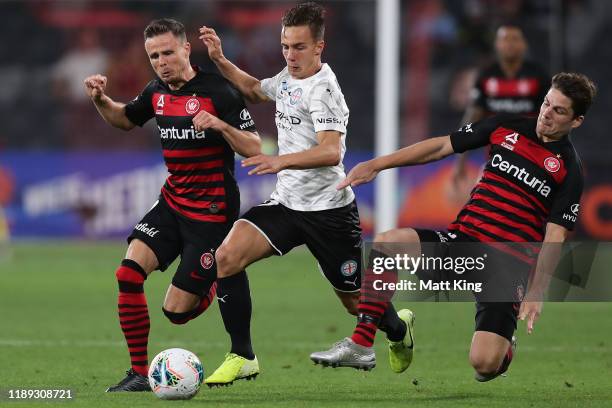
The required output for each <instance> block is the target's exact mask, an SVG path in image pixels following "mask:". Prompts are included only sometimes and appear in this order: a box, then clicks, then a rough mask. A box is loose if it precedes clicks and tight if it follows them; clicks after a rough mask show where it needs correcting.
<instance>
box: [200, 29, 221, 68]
mask: <svg viewBox="0 0 612 408" xmlns="http://www.w3.org/2000/svg"><path fill="white" fill-rule="evenodd" d="M198 38H199V39H200V40H202V42H203V43H204V45H206V48H208V56H209V57H210V59H211V60H212V61H213V62H214V61H218V60H220V59H221V58H222V57H223V50H222V49H221V39H220V38H219V36H218V35H217V33H216V32H215V30H214V29H212V28H210V27H206V26H202V27H200V37H198Z"/></svg>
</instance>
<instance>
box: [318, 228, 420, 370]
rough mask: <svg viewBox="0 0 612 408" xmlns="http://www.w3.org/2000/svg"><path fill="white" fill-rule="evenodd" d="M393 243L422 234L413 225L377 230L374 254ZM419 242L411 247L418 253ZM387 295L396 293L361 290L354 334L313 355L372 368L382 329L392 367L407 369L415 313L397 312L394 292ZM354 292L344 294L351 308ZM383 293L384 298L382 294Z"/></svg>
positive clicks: (338, 363) (335, 362)
mask: <svg viewBox="0 0 612 408" xmlns="http://www.w3.org/2000/svg"><path fill="white" fill-rule="evenodd" d="M391 243H406V244H418V243H419V236H418V234H417V233H416V231H414V230H413V229H410V228H406V229H394V230H390V231H387V232H384V233H381V234H377V235H376V237H375V239H374V243H373V245H372V254H370V255H371V256H374V254H375V253H379V254H381V255H385V244H391ZM417 246H418V245H414V246H413V247H414V248H411V250H412V249H413V250H414V254H417V253H418V252H419V248H417ZM388 255H392V254H388ZM368 267H369V265H368ZM364 278H365V279H364V280H365V286H366V287H370V286H371V282H370V283H368V280H369V279H371V278H372V276H371V274H368V273H367V272H366V273H365V275H364ZM379 278H383V276H382V275H380V276H377V279H379ZM386 278H388V279H389V280H393V279H395V278H396V276H395V275H393V276H391V275H390V276H388V277H386ZM337 293H338V296H341V294H340V293H339V292H337ZM344 295H349V294H344ZM386 295H392V294H380V295H378V294H373V293H369V292H368V293H366V292H363V293H361V294H360V298H359V303H358V305H357V315H358V323H357V327H356V328H355V331H354V333H353V336H352V337H350V338H349V337H346V338H345V339H343V340H340V341H339V342H337V343H335V344H334V345H333V346H332V348H330V349H329V350H326V351H321V352H315V353H312V354H311V355H310V359H311V360H312V361H314V362H315V363H316V364H322V365H323V366H332V367H352V368H357V369H364V370H370V369H372V368H374V367H375V366H376V356H375V353H374V348H373V347H372V345H373V343H374V335H375V334H376V331H377V330H378V329H381V330H383V331H385V332H386V333H387V337H388V339H389V360H390V364H391V368H392V369H393V371H395V372H402V371H404V370H406V368H408V366H409V365H410V363H411V362H412V350H413V346H414V344H413V339H414V337H413V327H412V325H413V323H414V314H413V313H412V312H411V311H410V310H408V309H405V310H401V311H400V312H399V313H398V312H396V311H395V308H394V307H393V305H392V304H391V302H390V296H389V298H388V299H387V298H386V297H385V296H386ZM354 296H355V295H353V296H352V297H351V296H344V298H343V297H342V296H341V300H342V302H343V304H344V305H345V307H347V310H349V312H351V311H352V309H349V307H352V303H351V302H353V301H354V300H355V297H354ZM381 296H382V298H379V297H381Z"/></svg>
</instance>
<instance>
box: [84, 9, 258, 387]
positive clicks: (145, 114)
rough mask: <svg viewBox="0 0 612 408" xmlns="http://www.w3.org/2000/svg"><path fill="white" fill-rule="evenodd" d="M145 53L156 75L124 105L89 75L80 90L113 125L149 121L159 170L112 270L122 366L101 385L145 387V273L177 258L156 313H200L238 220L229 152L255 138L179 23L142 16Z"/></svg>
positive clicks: (183, 319)
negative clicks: (153, 195) (124, 356)
mask: <svg viewBox="0 0 612 408" xmlns="http://www.w3.org/2000/svg"><path fill="white" fill-rule="evenodd" d="M144 37H145V44H144V46H145V50H146V52H147V55H148V57H149V61H150V62H151V65H152V67H153V69H154V71H155V73H156V74H157V77H158V78H156V79H155V80H153V81H151V82H149V84H148V85H147V86H146V88H145V89H144V91H143V92H142V93H141V94H140V95H139V96H138V97H136V98H135V99H134V100H132V101H131V102H129V103H128V104H123V103H120V102H116V101H114V100H112V99H111V98H110V97H108V96H107V95H106V94H105V88H106V78H105V77H104V76H102V75H93V76H90V77H88V78H86V79H85V88H86V91H87V93H88V95H89V96H90V97H91V99H92V101H93V103H94V105H95V107H96V108H97V109H98V112H99V113H100V115H101V116H102V117H103V118H104V120H106V121H107V122H108V123H110V124H111V125H113V126H115V127H118V128H120V129H123V130H130V129H132V128H133V127H135V126H142V125H143V124H144V123H145V122H147V121H148V120H150V119H152V118H155V120H156V121H157V126H158V128H159V134H160V138H161V145H162V149H163V157H164V161H165V163H166V166H167V168H168V173H169V176H168V178H167V179H166V182H165V184H164V185H163V187H162V189H161V194H160V196H159V200H158V201H157V202H156V203H155V204H154V205H153V207H152V208H151V210H150V211H149V212H148V213H147V214H146V215H145V216H144V218H143V219H142V220H141V221H140V222H139V223H138V224H137V225H136V226H135V227H134V230H133V232H132V234H131V235H130V236H129V238H128V242H129V246H128V249H127V254H126V256H125V259H124V260H123V261H122V262H121V265H120V267H119V268H118V269H117V271H116V276H117V280H118V283H119V299H118V305H119V306H118V307H119V321H120V324H121V329H122V331H123V334H124V336H125V339H126V341H127V346H128V349H129V352H130V359H131V364H132V367H131V369H130V370H129V371H128V372H127V376H126V377H125V378H124V379H123V380H122V381H121V382H119V383H118V384H117V385H115V386H113V387H110V388H109V389H108V390H107V391H110V392H114V391H148V390H150V389H149V385H148V381H147V370H148V367H147V364H148V356H147V344H148V337H149V313H148V307H147V302H146V298H145V295H144V290H143V285H144V281H145V279H146V278H147V276H148V275H149V274H150V273H151V272H152V271H154V270H156V269H159V270H161V271H164V270H165V269H166V268H167V267H168V266H169V265H170V264H171V263H172V262H173V261H174V260H175V259H176V258H177V257H178V256H179V255H180V257H181V262H180V264H179V266H178V269H177V271H176V273H175V275H174V277H173V279H172V284H171V285H170V287H169V288H168V292H167V294H166V298H165V301H164V305H163V307H162V310H163V312H164V314H165V315H166V317H168V319H169V320H170V321H171V322H172V323H175V324H184V323H187V322H188V321H190V320H192V319H194V318H195V317H197V316H199V315H200V314H201V313H203V312H204V311H205V310H206V309H207V308H208V306H209V305H210V303H211V301H212V299H213V298H214V296H215V290H216V275H217V272H216V262H215V256H214V253H215V250H216V248H217V247H218V246H219V245H220V244H221V242H222V241H223V239H224V238H225V236H226V235H227V233H228V232H229V230H230V228H231V226H232V224H233V222H234V221H235V220H236V219H237V217H238V212H239V209H240V197H239V191H238V185H237V183H236V179H235V177H234V152H237V153H239V154H241V155H243V156H247V157H250V156H254V155H257V154H259V153H260V148H261V141H260V139H259V136H258V134H257V132H256V129H255V125H254V122H253V120H252V119H251V117H250V114H249V112H248V110H247V109H246V106H245V103H244V100H243V99H242V96H241V95H240V93H239V92H238V91H237V90H236V89H235V88H234V87H233V86H232V85H230V83H229V82H228V81H226V80H225V79H224V78H223V77H222V76H220V75H218V74H215V73H209V72H204V71H203V70H202V69H201V68H199V67H197V66H192V65H191V63H190V61H189V55H190V51H191V46H190V44H189V42H187V39H186V35H185V28H184V26H183V25H182V24H181V23H179V22H178V21H175V20H172V19H160V20H155V21H153V22H151V23H150V24H149V25H148V26H147V27H146V29H145V31H144Z"/></svg>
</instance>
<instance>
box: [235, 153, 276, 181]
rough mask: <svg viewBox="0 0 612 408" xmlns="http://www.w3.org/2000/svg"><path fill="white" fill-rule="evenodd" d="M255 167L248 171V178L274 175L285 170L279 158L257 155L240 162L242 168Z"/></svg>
mask: <svg viewBox="0 0 612 408" xmlns="http://www.w3.org/2000/svg"><path fill="white" fill-rule="evenodd" d="M249 166H255V168H253V169H251V170H250V171H249V176H252V175H253V174H255V175H258V176H260V175H262V174H275V173H278V172H279V171H281V170H284V169H285V166H284V163H283V160H282V158H281V157H280V156H266V155H265V154H258V155H257V156H253V157H249V158H248V159H244V160H243V161H242V167H249Z"/></svg>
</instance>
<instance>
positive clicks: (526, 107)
mask: <svg viewBox="0 0 612 408" xmlns="http://www.w3.org/2000/svg"><path fill="white" fill-rule="evenodd" d="M549 86H550V76H549V75H547V74H546V72H545V71H544V70H543V69H541V68H540V67H539V66H538V65H536V64H534V63H531V62H528V61H526V62H525V63H523V65H522V66H521V69H520V70H519V71H518V72H517V74H516V76H514V77H513V78H507V77H506V75H505V74H504V72H503V70H502V69H501V66H500V65H499V63H495V64H493V65H491V66H490V67H489V68H487V69H485V70H483V71H482V72H481V73H480V75H479V76H478V78H477V79H476V83H475V85H474V90H473V93H474V95H473V97H474V104H475V105H476V106H478V107H480V108H482V109H484V111H485V113H486V114H487V116H490V115H495V114H499V113H515V114H521V115H529V116H537V114H538V111H539V109H540V105H541V104H542V101H543V100H544V96H545V95H546V92H548V88H549Z"/></svg>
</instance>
